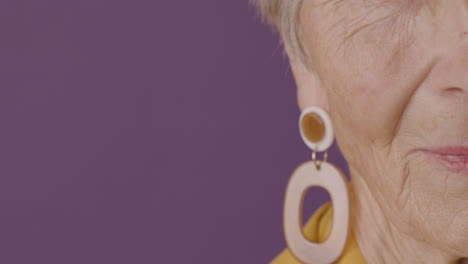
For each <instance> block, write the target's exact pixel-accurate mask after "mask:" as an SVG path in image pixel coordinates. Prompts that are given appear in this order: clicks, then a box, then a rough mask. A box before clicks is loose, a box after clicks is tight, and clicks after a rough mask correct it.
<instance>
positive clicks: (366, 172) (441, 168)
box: [300, 0, 468, 256]
mask: <svg viewBox="0 0 468 264" xmlns="http://www.w3.org/2000/svg"><path fill="white" fill-rule="evenodd" d="M300 20H301V30H302V35H301V36H302V41H303V45H304V48H305V49H306V51H307V52H308V53H309V57H310V68H311V69H312V72H313V73H314V75H316V78H317V79H318V80H319V81H318V82H317V83H319V85H317V87H314V88H313V89H324V90H325V91H324V93H325V94H326V102H325V103H324V104H325V105H327V108H328V111H329V112H330V115H331V117H332V119H333V124H334V127H335V130H336V131H335V133H336V138H337V141H338V144H339V146H340V148H341V150H342V152H343V154H344V156H345V157H346V159H347V161H348V163H349V166H350V169H351V173H352V175H353V177H356V176H359V177H362V178H363V179H364V180H365V182H366V183H367V184H368V185H369V187H370V188H371V190H372V192H373V196H374V197H375V199H376V201H377V203H378V204H379V205H380V207H381V208H382V210H383V211H384V214H385V215H386V217H387V218H388V219H390V220H391V221H392V222H393V223H394V224H395V225H396V226H398V227H399V228H400V229H402V230H404V231H405V232H407V233H408V234H411V235H412V236H415V237H417V238H420V239H424V240H425V241H428V242H429V243H430V244H433V245H435V246H437V247H440V248H443V249H445V250H450V251H451V252H453V253H455V254H458V255H462V256H468V247H467V246H466V245H468V168H467V156H468V150H467V148H468V32H467V31H468V1H465V0H451V1H446V0H345V1H343V0H326V1H325V0H306V1H304V2H303V6H302V9H301V14H300ZM462 147H464V148H462Z"/></svg>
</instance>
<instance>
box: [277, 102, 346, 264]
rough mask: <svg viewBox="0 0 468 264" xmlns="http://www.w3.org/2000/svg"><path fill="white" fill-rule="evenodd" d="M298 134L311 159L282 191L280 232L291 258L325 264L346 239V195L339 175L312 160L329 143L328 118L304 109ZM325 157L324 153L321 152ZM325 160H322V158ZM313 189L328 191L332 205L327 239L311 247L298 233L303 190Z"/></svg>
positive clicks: (343, 179)
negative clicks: (282, 234) (282, 231)
mask: <svg viewBox="0 0 468 264" xmlns="http://www.w3.org/2000/svg"><path fill="white" fill-rule="evenodd" d="M299 130H300V132H301V137H302V139H303V140H304V142H305V144H306V145H307V146H308V147H309V148H310V149H311V150H312V151H313V152H312V153H313V154H312V156H313V159H312V160H311V161H307V162H304V163H302V164H301V165H299V167H297V168H296V169H295V170H294V172H293V173H292V175H291V178H290V180H289V182H288V185H287V187H286V194H285V200H284V211H283V228H284V234H285V239H286V244H287V246H288V248H289V249H290V251H291V252H292V254H293V255H294V256H295V257H296V258H297V259H299V260H300V261H302V262H304V263H308V264H325V263H327V264H328V263H332V262H334V261H335V260H337V259H338V258H339V257H340V256H341V253H342V251H343V249H344V247H345V244H346V241H347V239H348V229H349V228H348V227H349V194H348V186H347V180H346V177H345V176H344V174H343V172H341V170H340V169H339V168H337V167H335V166H333V165H332V164H330V163H328V162H327V161H326V160H323V161H320V163H317V162H318V161H317V160H316V159H315V155H316V152H318V151H326V150H327V149H328V148H329V147H330V146H331V144H332V143H333V128H332V123H331V120H330V118H329V116H328V114H327V113H326V112H325V111H324V110H323V109H321V108H318V107H309V108H306V109H305V110H304V111H303V112H302V113H301V116H300V118H299ZM325 153H326V152H325ZM324 157H326V156H324ZM313 186H318V187H322V188H324V189H325V190H327V191H328V193H329V194H330V197H331V201H332V204H333V224H332V230H331V232H330V235H329V236H328V239H327V240H326V241H325V242H323V243H314V242H312V241H309V240H308V239H307V238H305V236H304V234H303V233H302V207H303V201H304V197H305V194H306V192H307V190H308V189H309V188H311V187H313Z"/></svg>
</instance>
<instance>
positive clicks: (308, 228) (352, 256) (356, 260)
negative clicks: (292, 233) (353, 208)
mask: <svg viewBox="0 0 468 264" xmlns="http://www.w3.org/2000/svg"><path fill="white" fill-rule="evenodd" d="M332 220H333V207H332V204H331V203H330V202H328V203H326V204H324V205H322V206H321V207H320V208H319V209H318V210H317V211H316V212H315V213H314V215H313V216H312V217H311V218H310V219H309V221H308V222H307V223H306V225H305V226H304V228H303V233H304V236H305V237H306V238H307V239H309V240H310V241H313V242H316V243H320V242H323V241H325V240H326V239H327V237H328V235H329V234H330V229H331V225H332ZM366 263H367V262H366V260H365V259H364V257H363V256H362V254H361V251H360V250H359V248H358V245H357V243H356V240H355V239H354V236H353V232H349V237H348V242H347V243H346V246H345V248H344V250H343V253H342V254H341V257H340V258H339V259H338V260H337V261H336V262H335V264H366ZM270 264H301V262H300V261H299V260H297V259H296V258H295V257H294V256H293V255H292V254H291V251H290V250H289V249H287V248H286V249H284V250H283V251H282V252H281V253H280V254H279V255H278V256H277V257H276V258H275V259H273V261H271V262H270Z"/></svg>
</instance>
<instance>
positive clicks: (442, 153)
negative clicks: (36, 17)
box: [423, 147, 468, 173]
mask: <svg viewBox="0 0 468 264" xmlns="http://www.w3.org/2000/svg"><path fill="white" fill-rule="evenodd" d="M423 152H424V153H425V154H426V155H428V156H429V157H430V158H431V160H433V161H435V162H437V163H438V164H440V165H442V166H443V167H445V168H446V169H447V170H449V171H452V172H455V173H460V172H468V147H443V148H434V149H425V150H423Z"/></svg>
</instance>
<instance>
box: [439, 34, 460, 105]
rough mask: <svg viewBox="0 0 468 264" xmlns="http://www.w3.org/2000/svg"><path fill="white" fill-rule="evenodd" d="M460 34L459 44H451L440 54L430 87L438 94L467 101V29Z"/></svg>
mask: <svg viewBox="0 0 468 264" xmlns="http://www.w3.org/2000/svg"><path fill="white" fill-rule="evenodd" d="M461 34H462V35H463V41H461V42H459V43H460V44H461V45H456V46H452V48H451V49H449V50H447V51H446V52H445V54H443V55H442V56H440V58H439V62H438V63H437V65H436V66H435V67H434V69H433V73H434V76H436V78H435V80H433V81H434V82H433V83H432V87H433V89H435V92H436V93H438V94H439V95H443V96H449V97H456V98H458V99H463V100H465V101H468V31H463V32H462V33H461Z"/></svg>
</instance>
